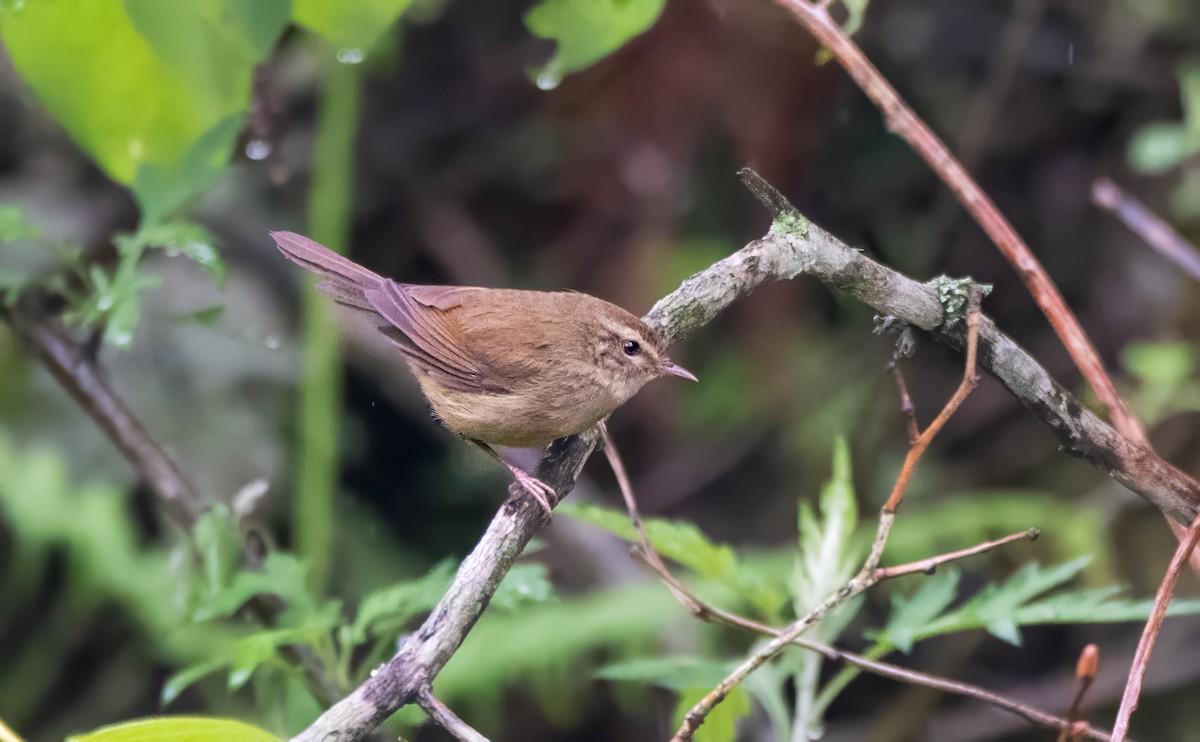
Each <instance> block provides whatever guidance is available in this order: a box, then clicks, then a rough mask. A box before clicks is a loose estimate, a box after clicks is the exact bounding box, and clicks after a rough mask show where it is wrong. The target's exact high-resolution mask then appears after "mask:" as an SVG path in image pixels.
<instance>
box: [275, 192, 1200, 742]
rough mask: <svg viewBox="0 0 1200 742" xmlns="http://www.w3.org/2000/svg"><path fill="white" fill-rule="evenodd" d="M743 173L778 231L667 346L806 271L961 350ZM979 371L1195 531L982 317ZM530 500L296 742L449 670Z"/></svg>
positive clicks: (373, 714) (524, 536) (706, 292)
mask: <svg viewBox="0 0 1200 742" xmlns="http://www.w3.org/2000/svg"><path fill="white" fill-rule="evenodd" d="M740 176H741V178H742V181H743V182H744V183H745V184H746V186H747V187H748V188H749V189H750V190H751V192H752V193H753V194H754V195H755V196H756V197H757V198H758V199H759V200H760V201H762V202H763V204H764V205H765V206H766V207H767V209H768V211H769V212H770V214H771V216H772V218H773V219H774V224H773V225H772V228H771V231H770V232H769V233H768V234H767V235H766V236H764V237H763V238H762V239H759V240H755V241H754V242H751V243H750V244H748V245H746V246H745V247H744V248H742V249H741V250H739V251H737V252H736V253H734V254H732V255H730V256H729V257H727V258H725V259H723V260H720V261H718V262H717V263H714V264H713V265H711V266H709V267H708V268H707V269H705V270H704V271H702V272H700V273H697V274H696V275H694V276H692V277H691V278H689V279H687V280H686V281H684V282H683V284H682V285H681V286H680V287H679V288H678V289H676V290H675V291H674V292H672V293H671V294H670V295H668V296H666V297H664V298H663V299H662V300H660V301H659V302H658V303H657V304H655V305H654V307H653V308H652V309H651V310H650V312H649V313H648V314H647V315H646V316H645V318H644V320H645V321H646V323H647V324H648V325H649V326H651V327H653V328H654V329H655V330H657V331H658V332H659V333H660V334H661V335H662V336H663V338H664V339H665V340H666V341H667V342H668V343H674V342H677V341H679V340H682V339H683V338H686V337H687V336H688V335H690V334H691V333H693V332H694V331H696V330H697V329H699V328H700V327H702V326H704V325H705V324H706V323H707V322H709V321H711V320H712V319H713V318H715V317H716V316H717V315H719V314H720V313H721V312H722V311H724V310H725V308H726V307H728V306H729V305H730V304H732V303H733V302H734V301H736V300H737V299H739V298H741V297H743V296H747V295H749V294H750V293H752V292H753V291H754V290H755V289H757V288H758V287H759V286H761V285H762V284H764V283H767V282H770V281H779V280H787V279H791V278H795V277H796V276H798V275H801V274H808V275H811V276H813V277H815V278H816V279H818V280H819V281H821V282H822V283H825V284H827V285H829V286H831V287H833V288H836V289H838V290H839V291H840V292H842V293H844V294H846V295H848V296H850V297H852V298H854V299H856V300H858V301H860V302H863V303H864V304H867V305H868V306H871V307H873V308H874V309H876V310H877V311H878V312H880V313H881V314H884V315H889V316H891V317H894V318H895V319H896V320H898V321H900V322H902V323H906V324H908V325H911V326H912V327H915V328H917V329H920V330H923V331H924V332H926V333H927V334H929V335H931V336H933V337H934V338H936V339H938V340H940V341H942V342H944V343H946V344H947V345H950V346H951V347H954V348H958V349H964V348H965V344H966V336H965V333H964V330H963V328H962V327H961V326H949V327H947V326H944V325H943V316H942V306H941V304H940V303H939V301H938V295H937V290H936V288H935V287H933V286H931V285H929V284H924V283H920V282H918V281H915V280H913V279H911V278H909V277H908V276H905V275H903V274H901V273H898V272H896V271H894V270H892V269H890V268H888V267H887V266H884V265H882V264H880V263H877V262H875V261H873V260H871V259H870V258H868V257H866V256H865V255H863V254H862V253H861V252H859V251H858V250H855V249H853V248H851V247H849V246H848V245H846V244H845V243H843V242H841V241H840V240H838V239H837V238H835V237H833V236H832V235H830V234H829V233H828V232H825V231H823V230H821V229H820V228H818V227H816V226H815V225H811V224H809V223H808V221H807V220H806V219H805V218H804V217H803V216H801V215H800V213H799V212H797V211H796V210H795V208H794V207H793V206H792V205H791V204H789V203H788V202H787V200H786V199H785V198H784V197H783V196H782V195H781V194H780V193H779V192H778V191H776V190H775V189H774V188H772V187H771V186H770V184H768V183H767V182H766V181H765V180H763V179H762V178H761V177H760V176H759V175H758V174H757V173H755V172H754V171H752V170H748V169H746V170H743V171H741V173H740ZM978 363H979V367H980V368H981V369H983V370H985V371H988V372H990V373H992V374H993V375H994V376H996V378H997V379H999V380H1000V381H1001V383H1003V384H1004V385H1005V386H1006V387H1008V389H1009V390H1010V391H1011V392H1012V393H1013V394H1014V395H1015V396H1016V397H1017V398H1018V399H1020V400H1021V402H1022V404H1024V405H1025V406H1026V407H1027V408H1028V409H1029V410H1030V412H1032V413H1033V414H1034V416H1035V417H1037V418H1038V419H1039V420H1041V421H1042V422H1043V423H1045V424H1046V426H1047V427H1049V428H1050V429H1051V430H1052V431H1053V432H1054V434H1055V435H1056V436H1057V437H1058V438H1059V440H1060V442H1061V443H1062V447H1063V449H1064V450H1065V451H1067V452H1068V453H1070V454H1072V455H1074V456H1077V457H1079V458H1082V459H1084V460H1086V461H1088V462H1089V463H1091V464H1092V465H1093V466H1095V467H1096V468H1098V469H1100V470H1101V471H1103V472H1104V473H1105V474H1108V475H1110V476H1112V477H1113V478H1114V479H1115V480H1116V481H1118V482H1120V483H1121V484H1123V485H1125V486H1126V487H1128V488H1129V489H1130V490H1132V491H1134V492H1136V493H1137V494H1139V495H1141V496H1142V497H1144V498H1145V499H1146V500H1148V501H1149V502H1150V503H1151V504H1153V505H1154V506H1155V507H1157V508H1158V509H1159V510H1161V511H1163V512H1164V513H1166V514H1168V515H1169V516H1170V517H1172V518H1174V519H1176V520H1178V521H1180V522H1182V523H1190V522H1191V520H1192V519H1193V518H1195V517H1196V515H1197V514H1198V513H1200V484H1197V483H1196V481H1195V480H1193V479H1192V478H1191V477H1189V476H1188V475H1186V474H1184V473H1183V472H1181V471H1179V470H1178V469H1176V468H1175V467H1173V466H1171V465H1170V464H1168V463H1167V462H1165V461H1163V460H1162V459H1161V458H1160V457H1158V456H1157V455H1156V454H1155V453H1154V452H1152V451H1149V450H1147V449H1145V448H1143V447H1141V446H1138V445H1136V444H1134V443H1131V442H1130V441H1129V440H1128V439H1127V438H1125V437H1124V436H1122V435H1120V434H1119V433H1118V432H1117V431H1115V430H1113V429H1112V428H1111V427H1109V426H1108V425H1107V424H1105V423H1104V422H1103V421H1102V420H1100V419H1099V418H1098V417H1096V416H1095V415H1094V414H1092V413H1091V412H1089V411H1088V410H1086V409H1085V408H1084V407H1083V405H1082V404H1081V403H1080V402H1079V400H1077V399H1076V398H1075V397H1074V396H1073V395H1072V394H1071V393H1070V392H1068V391H1067V390H1066V389H1065V388H1063V387H1062V386H1061V385H1060V384H1058V383H1057V382H1056V381H1054V380H1053V379H1052V378H1051V377H1050V375H1049V374H1048V373H1047V372H1046V370H1045V369H1044V368H1042V367H1041V366H1040V365H1039V364H1038V363H1037V361H1035V360H1034V359H1033V357H1032V356H1030V355H1029V354H1028V353H1027V352H1026V351H1025V350H1024V349H1023V348H1021V347H1020V346H1019V345H1017V344H1016V342H1014V341H1013V340H1012V339H1011V338H1009V337H1008V336H1007V335H1005V334H1004V333H1002V332H1000V331H999V330H998V329H997V328H996V326H995V324H994V323H993V322H992V321H991V320H990V319H988V318H987V317H982V316H981V317H980V319H979V350H978ZM594 447H595V442H594V440H592V439H591V438H590V437H572V438H568V439H565V440H564V441H559V442H557V443H556V444H555V445H554V446H552V450H551V456H550V458H549V460H543V462H542V466H541V468H539V472H538V477H539V478H540V479H542V481H545V482H547V483H548V484H550V485H552V486H553V487H554V489H555V491H557V492H562V493H567V492H569V491H570V489H571V488H572V487H573V486H574V482H575V477H576V476H577V474H578V472H579V470H580V469H581V468H582V466H583V462H584V460H585V459H586V458H587V457H588V456H589V455H590V454H591V452H592V450H593V448H594ZM526 500H528V498H524V500H521V501H513V500H512V499H510V500H509V501H507V502H506V503H505V504H504V506H503V507H502V508H501V509H500V512H499V513H497V515H496V518H495V519H494V520H493V521H492V524H491V526H490V527H489V528H488V531H487V532H486V533H485V534H484V536H483V538H482V540H481V541H480V542H479V544H478V545H477V546H476V547H475V550H474V551H472V552H471V554H470V555H468V557H467V558H466V559H465V560H464V561H463V564H462V565H461V566H460V567H459V572H458V574H457V575H456V577H455V580H454V583H453V585H452V587H451V589H450V590H449V591H448V592H447V593H446V595H445V596H443V598H442V600H441V601H440V602H439V604H438V606H437V607H436V608H435V609H434V611H433V613H432V614H431V615H430V617H429V618H428V619H427V620H426V621H425V623H424V624H423V625H422V626H421V627H420V628H419V629H418V630H417V631H416V632H415V633H413V634H412V635H410V637H409V638H408V639H407V640H406V641H405V643H404V645H403V646H402V647H401V648H400V651H399V653H398V654H397V655H396V657H394V658H393V659H392V661H391V662H389V663H388V664H387V665H385V666H384V667H383V668H382V669H381V670H380V671H379V672H378V673H376V674H375V676H374V677H372V678H369V679H368V680H367V681H366V682H365V683H364V684H363V685H362V686H360V687H359V688H358V689H357V690H356V691H354V693H352V694H351V695H350V696H349V697H347V698H346V699H344V700H342V701H341V702H339V703H338V704H336V705H335V706H333V707H332V708H331V709H329V711H327V712H326V713H325V714H323V715H322V716H321V717H320V718H318V719H317V720H316V721H315V722H314V723H313V724H312V726H310V727H309V728H308V729H306V730H305V731H304V732H302V733H301V734H300V735H298V736H297V737H296V738H295V739H296V740H305V741H307V742H316V741H317V740H322V741H325V740H328V741H330V742H332V741H341V740H354V739H360V738H361V736H362V735H363V734H365V732H366V730H367V729H372V728H374V726H376V725H378V724H379V723H381V722H382V720H383V719H385V718H387V716H389V715H391V714H392V713H394V712H395V711H396V710H397V709H399V708H400V707H401V706H404V705H406V704H408V703H412V702H413V701H414V700H415V698H416V693H417V692H418V691H419V688H421V687H424V686H423V685H420V684H418V681H420V682H421V683H424V684H425V685H428V683H429V682H430V681H431V680H432V678H433V677H434V676H436V674H437V673H438V672H439V671H440V670H441V667H442V666H443V665H445V663H446V661H447V660H448V659H449V657H450V656H451V655H452V654H453V653H454V651H455V650H456V649H457V647H458V645H459V644H460V643H461V642H462V640H463V637H465V636H466V632H467V631H469V630H470V627H471V626H473V625H474V623H475V621H476V620H478V618H479V616H480V615H481V614H482V613H483V610H484V609H485V608H486V607H487V603H488V601H489V600H490V599H491V596H492V593H493V592H494V591H495V589H496V585H497V584H499V580H500V577H502V576H503V574H504V573H505V572H506V571H507V570H508V569H509V568H510V567H511V566H512V564H513V562H514V561H515V560H516V558H517V556H518V555H519V553H520V550H521V549H522V548H523V547H524V545H525V544H526V543H528V542H529V540H530V539H531V538H533V534H534V532H535V531H536V530H537V529H538V528H539V527H540V525H541V521H542V517H541V516H542V512H541V510H540V508H537V507H536V506H535V507H533V508H532V509H530V508H523V507H522V506H521V503H522V502H524V501H526Z"/></svg>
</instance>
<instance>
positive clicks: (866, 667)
mask: <svg viewBox="0 0 1200 742" xmlns="http://www.w3.org/2000/svg"><path fill="white" fill-rule="evenodd" d="M600 433H601V440H602V441H603V442H604V450H605V453H606V455H607V456H608V462H609V465H610V466H611V467H612V470H613V475H614V476H615V477H616V479H617V486H618V488H619V489H620V490H621V496H622V497H623V498H624V500H625V507H626V508H627V509H628V510H629V518H630V520H631V521H632V522H633V524H634V528H635V530H636V531H637V534H638V540H639V541H640V545H639V546H637V547H635V550H634V553H635V554H636V555H637V556H639V557H640V558H641V559H642V561H643V562H644V563H645V564H646V565H647V566H649V567H650V568H651V569H653V570H654V571H655V572H656V573H657V574H658V577H659V579H660V580H662V582H663V583H664V584H665V585H666V586H667V588H668V589H669V590H670V591H671V594H672V595H673V596H675V599H676V600H677V601H678V602H679V604H680V605H681V606H683V608H685V609H686V610H687V611H688V612H689V613H691V614H693V615H695V616H697V617H699V618H701V619H703V620H705V621H716V622H720V623H724V624H726V625H728V626H733V627H735V628H742V629H749V630H750V631H754V632H757V633H759V634H763V635H765V636H779V635H780V634H781V633H782V630H780V629H777V628H775V627H773V626H768V625H767V624H764V623H760V622H758V621H755V620H753V619H750V618H746V617H744V616H740V615H738V614H736V613H730V612H729V611H726V610H724V609H721V608H718V607H716V606H714V605H711V604H709V603H706V602H705V601H703V600H701V599H700V598H698V597H697V596H696V595H695V594H694V593H693V592H692V591H691V590H690V589H689V588H688V587H687V586H686V585H684V584H683V583H682V582H680V581H679V580H678V579H676V577H675V576H674V575H673V574H671V571H670V570H669V569H668V568H667V566H666V564H665V563H664V562H663V560H662V558H661V556H659V554H658V552H657V550H656V549H655V548H654V544H653V543H651V541H650V537H649V535H648V534H647V533H646V529H645V528H644V526H643V522H642V517H641V514H640V513H639V512H638V506H637V498H636V497H634V494H633V486H632V484H630V481H629V477H628V475H627V474H626V472H625V465H624V463H623V462H622V459H621V455H620V453H619V452H618V451H617V450H616V448H615V446H613V443H612V439H611V438H610V437H609V436H608V431H607V429H606V428H604V427H603V426H601V428H600ZM1026 537H1029V538H1035V537H1036V529H1033V530H1030V531H1023V532H1021V533H1019V534H1013V535H1012V536H1009V537H1007V538H1004V539H1000V540H998V541H989V542H987V543H984V544H980V545H979V546H977V547H974V548H972V549H964V550H962V551H958V552H954V553H952V554H946V555H943V556H942V557H934V559H935V560H937V563H938V564H941V563H944V562H948V561H952V560H954V559H962V558H965V557H968V556H972V555H974V554H979V553H982V552H984V551H987V550H988V549H991V548H995V547H997V546H1000V545H1002V544H1005V543H1010V542H1012V541H1015V540H1017V539H1020V538H1026ZM912 571H917V570H912ZM886 572H887V570H878V572H877V573H879V574H882V575H883V576H881V577H880V579H886V577H890V576H895V575H889V574H885V573H886ZM791 643H792V644H794V645H796V646H798V647H801V648H803V649H807V650H809V651H813V652H817V653H819V654H821V655H823V656H824V657H825V658H826V659H829V660H833V661H838V662H844V663H846V664H849V665H854V666H855V667H858V668H859V669H861V670H863V671H865V672H869V673H872V674H875V675H879V676H881V677H886V678H892V679H894V680H899V681H901V682H905V683H910V684H913V685H921V686H925V687H927V688H933V689H935V690H940V691H943V692H945V693H951V694H954V695H960V696H965V697H968V698H974V699H977V700H980V701H983V702H984V703H990V704H992V705H993V706H996V707H998V708H1002V709H1005V710H1007V711H1011V712H1013V713H1015V714H1017V715H1018V716H1021V717H1022V718H1024V719H1027V720H1028V721H1030V722H1032V723H1034V724H1037V725H1039V726H1043V727H1046V728H1047V729H1061V730H1064V731H1070V730H1071V729H1072V722H1071V720H1070V719H1061V718H1059V717H1057V716H1054V715H1053V714H1048V713H1046V712H1044V711H1040V710H1038V709H1036V708H1033V707H1032V706H1028V705H1026V704H1023V703H1021V702H1019V701H1016V700H1013V699H1011V698H1007V697H1005V696H1002V695H1000V694H998V693H993V692H992V691H989V690H987V689H985V688H980V687H979V686H975V685H971V684H970V683H961V682H958V681H955V680H950V679H948V678H943V677H939V676H937V675H930V674H928V673H923V672H917V671H915V670H909V669H906V668H903V667H900V666H898V665H893V664H890V663H887V662H880V661H878V660H873V659H870V658H868V657H864V656H862V655H859V654H854V653H853V652H846V651H843V650H840V649H837V648H835V647H833V646H830V645H828V644H823V643H821V642H816V641H812V640H810V639H806V638H804V637H796V638H794V639H793V640H792V642H791ZM1083 733H1085V734H1087V736H1088V737H1090V738H1092V739H1101V740H1107V739H1109V737H1108V735H1106V734H1104V733H1103V732H1102V731H1100V730H1098V729H1094V728H1092V727H1089V726H1087V725H1084V728H1083Z"/></svg>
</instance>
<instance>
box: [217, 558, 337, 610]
mask: <svg viewBox="0 0 1200 742" xmlns="http://www.w3.org/2000/svg"><path fill="white" fill-rule="evenodd" d="M306 571H307V568H306V567H305V566H304V564H303V563H302V562H301V561H300V560H299V559H297V558H296V557H295V556H293V555H291V554H283V553H280V552H277V551H276V552H271V553H270V554H268V555H267V558H266V560H265V561H264V562H263V569H262V571H261V572H251V571H242V572H239V573H237V575H236V576H235V577H234V578H233V581H232V582H231V583H229V584H228V585H226V586H224V587H223V588H222V589H221V590H220V591H219V592H218V593H217V594H216V595H214V596H213V597H212V598H211V599H210V600H208V601H206V602H205V603H204V604H202V605H201V606H199V607H197V608H196V610H195V612H194V614H193V619H194V620H196V621H208V620H212V619H214V618H220V617H223V616H230V615H232V614H233V613H235V612H236V611H237V610H238V609H239V608H241V607H242V606H243V605H245V604H246V601H248V600H250V599H251V598H253V597H254V596H256V595H277V596H279V597H280V598H282V599H283V600H284V602H286V603H287V604H288V611H289V612H292V611H296V612H299V613H300V614H301V615H305V614H308V613H311V612H312V611H313V610H314V609H315V606H314V603H313V600H312V598H311V596H309V594H308V588H307V587H306V585H305V572H306Z"/></svg>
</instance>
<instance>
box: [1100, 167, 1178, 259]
mask: <svg viewBox="0 0 1200 742" xmlns="http://www.w3.org/2000/svg"><path fill="white" fill-rule="evenodd" d="M1092 201H1093V202H1094V203H1095V204H1096V205H1097V206H1099V207H1101V208H1103V209H1105V210H1107V211H1109V212H1111V213H1112V215H1113V216H1115V217H1117V218H1118V219H1120V220H1121V221H1122V222H1123V223H1124V224H1125V226H1126V227H1129V231H1131V232H1133V233H1134V234H1136V235H1137V236H1138V237H1141V238H1142V241H1143V242H1145V243H1146V244H1147V245H1149V246H1150V247H1152V248H1154V250H1155V251H1157V252H1158V254H1160V255H1162V256H1163V257H1165V258H1166V259H1167V260H1170V261H1171V262H1172V263H1174V264H1175V265H1176V266H1177V267H1178V268H1179V269H1180V270H1182V271H1183V272H1184V273H1186V274H1188V275H1189V276H1191V277H1192V278H1194V279H1196V280H1197V281H1200V249H1197V248H1196V246H1195V245H1193V244H1192V243H1191V242H1188V241H1187V239H1185V238H1184V236H1183V235H1181V234H1179V233H1178V232H1176V231H1175V229H1174V228H1172V227H1171V225H1170V224H1167V223H1166V222H1165V221H1163V219H1162V217H1160V216H1159V215H1158V214H1155V213H1154V212H1153V211H1151V210H1150V209H1148V208H1146V206H1145V205H1144V204H1143V203H1142V202H1141V201H1138V200H1137V199H1136V198H1134V197H1133V196H1131V195H1129V194H1128V193H1126V192H1125V191H1123V190H1121V188H1120V187H1118V186H1117V184H1116V183H1114V182H1112V181H1111V180H1109V179H1108V178H1098V179H1097V180H1096V182H1095V183H1093V184H1092Z"/></svg>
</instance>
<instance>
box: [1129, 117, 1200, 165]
mask: <svg viewBox="0 0 1200 742" xmlns="http://www.w3.org/2000/svg"><path fill="white" fill-rule="evenodd" d="M1195 151H1196V147H1195V146H1194V144H1193V143H1192V141H1191V136H1190V135H1189V134H1188V130H1187V129H1186V128H1185V127H1184V126H1183V125H1182V124H1178V123H1173V122H1166V121H1158V122H1155V123H1151V124H1146V125H1145V126H1143V127H1141V128H1140V129H1138V130H1137V131H1136V132H1134V134H1133V138H1132V139H1131V140H1130V142H1129V164H1130V165H1131V166H1132V167H1133V168H1134V169H1135V170H1137V171H1138V172H1140V173H1144V174H1146V175H1154V174H1156V173H1161V172H1163V171H1164V170H1169V169H1170V168H1172V167H1175V166H1176V165H1178V164H1179V163H1180V162H1182V161H1183V159H1184V158H1185V157H1187V156H1188V155H1190V154H1192V153H1193V152H1195Z"/></svg>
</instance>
